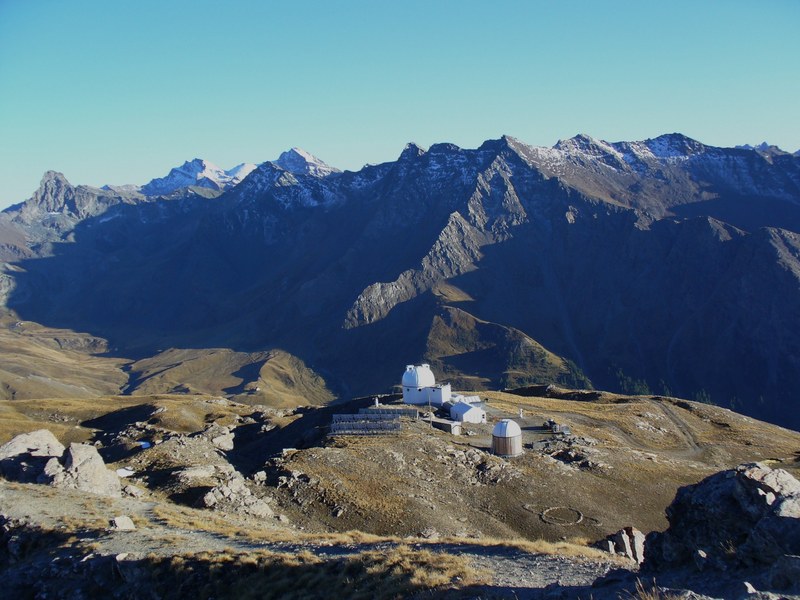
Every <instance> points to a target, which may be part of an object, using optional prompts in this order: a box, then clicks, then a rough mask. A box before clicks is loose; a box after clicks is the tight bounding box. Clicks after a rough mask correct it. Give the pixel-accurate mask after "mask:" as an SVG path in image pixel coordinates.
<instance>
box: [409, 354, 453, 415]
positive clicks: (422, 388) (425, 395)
mask: <svg viewBox="0 0 800 600" xmlns="http://www.w3.org/2000/svg"><path fill="white" fill-rule="evenodd" d="M401 385H402V387H403V402H405V403H406V404H432V405H434V406H441V405H442V404H444V403H445V402H448V401H449V400H450V384H449V383H446V384H444V385H436V378H435V377H434V376H433V371H431V367H430V365H426V364H423V365H408V366H407V367H406V370H405V373H403V380H402V382H401Z"/></svg>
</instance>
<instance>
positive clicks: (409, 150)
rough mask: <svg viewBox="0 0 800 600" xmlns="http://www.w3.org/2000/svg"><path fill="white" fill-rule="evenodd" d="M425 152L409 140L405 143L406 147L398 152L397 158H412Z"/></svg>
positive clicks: (402, 159)
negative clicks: (398, 156)
mask: <svg viewBox="0 0 800 600" xmlns="http://www.w3.org/2000/svg"><path fill="white" fill-rule="evenodd" d="M423 154H425V149H424V148H423V147H421V146H418V145H417V144H415V143H414V142H409V143H408V144H406V147H405V148H403V151H402V152H401V153H400V158H399V160H401V161H404V160H410V159H412V158H417V157H420V156H422V155H423Z"/></svg>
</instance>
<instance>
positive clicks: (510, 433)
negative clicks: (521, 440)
mask: <svg viewBox="0 0 800 600" xmlns="http://www.w3.org/2000/svg"><path fill="white" fill-rule="evenodd" d="M492 435H493V436H494V437H499V438H511V437H517V436H521V435H522V430H521V429H520V428H519V425H517V424H516V423H515V422H514V421H512V420H511V419H503V420H502V421H500V422H499V423H498V424H497V425H495V426H494V429H493V430H492Z"/></svg>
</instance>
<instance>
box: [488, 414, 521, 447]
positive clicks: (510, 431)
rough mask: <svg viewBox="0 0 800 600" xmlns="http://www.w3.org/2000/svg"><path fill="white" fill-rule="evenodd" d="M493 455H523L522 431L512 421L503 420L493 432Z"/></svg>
mask: <svg viewBox="0 0 800 600" xmlns="http://www.w3.org/2000/svg"><path fill="white" fill-rule="evenodd" d="M492 454H496V455H497V456H519V455H520V454H522V430H521V429H520V428H519V425H517V424H516V423H515V422H514V421H512V420H511V419H503V420H502V421H500V422H499V423H498V424H497V425H495V426H494V429H493V430H492Z"/></svg>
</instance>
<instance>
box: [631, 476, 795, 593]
mask: <svg viewBox="0 0 800 600" xmlns="http://www.w3.org/2000/svg"><path fill="white" fill-rule="evenodd" d="M667 519H668V520H669V523H670V526H669V528H668V529H667V530H666V531H665V532H664V533H652V534H650V535H648V537H647V541H646V544H645V553H646V557H647V559H646V561H645V565H644V566H645V568H649V569H655V570H662V569H667V568H672V567H681V566H691V565H693V564H694V565H695V566H696V567H697V568H700V569H716V570H736V569H753V568H756V569H759V568H761V567H766V566H767V565H769V566H772V565H774V564H777V563H778V562H781V561H783V562H786V561H789V563H791V560H792V559H791V558H790V557H792V556H797V555H800V481H798V480H797V479H795V478H794V477H792V476H791V475H790V474H789V473H787V472H786V471H784V470H782V469H770V468H769V467H767V466H764V465H762V464H760V463H754V464H744V465H740V466H739V467H737V468H736V469H732V470H728V471H722V472H719V473H716V474H714V475H711V476H710V477H708V478H706V479H704V480H703V481H701V482H700V483H697V484H695V485H690V486H687V487H683V488H681V489H680V490H679V491H678V494H677V495H676V497H675V500H674V501H673V502H672V504H671V505H670V506H669V507H668V508H667ZM787 564H788V563H787ZM786 572H787V573H790V572H794V571H792V570H791V569H787V570H786ZM787 577H789V580H788V581H784V582H783V584H784V585H785V586H786V587H792V586H800V579H798V580H797V581H794V580H792V576H791V575H789V576H787Z"/></svg>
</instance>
